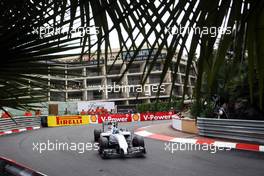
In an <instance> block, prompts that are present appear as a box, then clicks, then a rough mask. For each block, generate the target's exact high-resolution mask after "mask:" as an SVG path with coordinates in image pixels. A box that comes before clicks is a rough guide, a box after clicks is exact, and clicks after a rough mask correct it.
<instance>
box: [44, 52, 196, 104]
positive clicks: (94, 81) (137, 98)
mask: <svg viewBox="0 0 264 176" xmlns="http://www.w3.org/2000/svg"><path fill="white" fill-rule="evenodd" d="M149 53H150V50H148V49H142V50H141V51H140V52H139V53H138V54H137V55H136V56H135V58H134V61H133V63H132V65H130V66H129V68H128V70H127V72H126V73H125V74H124V76H123V77H122V79H120V77H121V74H122V73H123V71H124V70H126V68H127V66H128V64H129V61H130V60H131V58H132V57H133V56H134V52H133V51H131V52H129V53H128V52H123V53H121V54H120V53H119V56H118V57H117V60H116V61H115V63H114V64H113V62H114V60H115V58H116V56H117V54H118V51H112V54H111V55H109V56H108V58H109V59H108V60H107V64H105V61H104V60H105V59H104V54H102V58H101V59H100V60H99V62H100V63H99V64H98V60H97V59H96V57H94V58H93V57H91V58H88V57H87V56H84V57H83V62H82V64H80V63H78V64H77V62H76V63H74V61H75V60H76V59H77V58H74V57H73V58H66V60H67V62H66V63H61V64H59V66H57V68H58V69H59V72H60V74H58V70H57V71H53V70H52V69H51V70H50V74H49V75H48V79H49V82H48V84H49V85H50V86H51V87H52V89H51V90H50V92H49V93H48V96H49V101H67V102H69V101H113V102H115V104H116V105H131V104H137V103H149V102H153V101H155V98H156V95H157V88H158V86H159V83H160V76H161V74H162V70H163V67H164V63H165V58H166V54H167V53H166V50H163V51H162V52H161V54H160V55H159V56H158V57H157V58H156V59H157V62H156V64H155V65H154V66H153V68H152V69H151V72H150V75H149V76H148V77H147V79H146V83H145V85H144V87H142V86H141V85H140V81H141V79H142V74H143V72H144V69H145V67H146V69H147V70H148V69H150V64H147V57H148V55H149ZM155 53H156V51H152V54H151V59H154V57H155ZM69 61H71V62H72V63H71V62H69ZM175 62H176V55H175V58H174V59H173V63H175ZM186 64H187V63H186V59H184V58H183V59H182V60H181V62H180V66H179V68H178V70H177V79H176V82H175V89H174V90H173V96H176V97H177V96H179V97H180V96H182V93H183V85H184V79H185V69H186ZM98 65H99V66H98ZM195 73H196V67H195V63H194V64H193V66H192V69H191V71H190V75H189V78H188V86H187V87H188V95H189V96H191V95H192V94H193V89H194V84H195V81H196V74H195ZM172 79H173V71H172V70H170V69H169V71H168V72H167V73H166V76H165V79H164V81H163V83H162V89H161V92H160V96H159V98H160V99H161V100H166V99H168V98H169V96H170V90H171V87H172Z"/></svg>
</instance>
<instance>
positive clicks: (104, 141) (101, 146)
mask: <svg viewBox="0 0 264 176" xmlns="http://www.w3.org/2000/svg"><path fill="white" fill-rule="evenodd" d="M107 148H108V139H107V138H106V137H100V139H99V154H100V155H101V157H102V158H107V156H106V154H105V153H104V149H107Z"/></svg>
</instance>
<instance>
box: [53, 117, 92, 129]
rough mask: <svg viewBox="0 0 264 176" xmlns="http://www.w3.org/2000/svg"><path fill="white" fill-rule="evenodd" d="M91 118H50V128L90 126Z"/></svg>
mask: <svg viewBox="0 0 264 176" xmlns="http://www.w3.org/2000/svg"><path fill="white" fill-rule="evenodd" d="M89 119H90V116H88V115H87V116H82V115H65V116H48V126H49V127H57V126H75V125H87V124H89Z"/></svg>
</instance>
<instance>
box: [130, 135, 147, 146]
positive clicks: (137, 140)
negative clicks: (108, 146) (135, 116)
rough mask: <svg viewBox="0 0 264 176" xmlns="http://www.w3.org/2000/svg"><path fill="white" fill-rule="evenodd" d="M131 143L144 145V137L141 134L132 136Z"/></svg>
mask: <svg viewBox="0 0 264 176" xmlns="http://www.w3.org/2000/svg"><path fill="white" fill-rule="evenodd" d="M132 145H133V147H145V142H144V138H143V137H141V136H134V138H133V140H132Z"/></svg>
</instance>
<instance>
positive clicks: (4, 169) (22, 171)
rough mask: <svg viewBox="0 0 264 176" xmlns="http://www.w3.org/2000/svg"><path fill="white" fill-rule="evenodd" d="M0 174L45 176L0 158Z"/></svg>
mask: <svg viewBox="0 0 264 176" xmlns="http://www.w3.org/2000/svg"><path fill="white" fill-rule="evenodd" d="M1 174H4V175H14V176H45V175H44V174H42V173H40V172H37V171H34V170H33V169H30V168H28V167H26V166H23V165H21V164H18V163H17V162H15V161H12V160H9V159H7V158H4V157H0V175H1Z"/></svg>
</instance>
